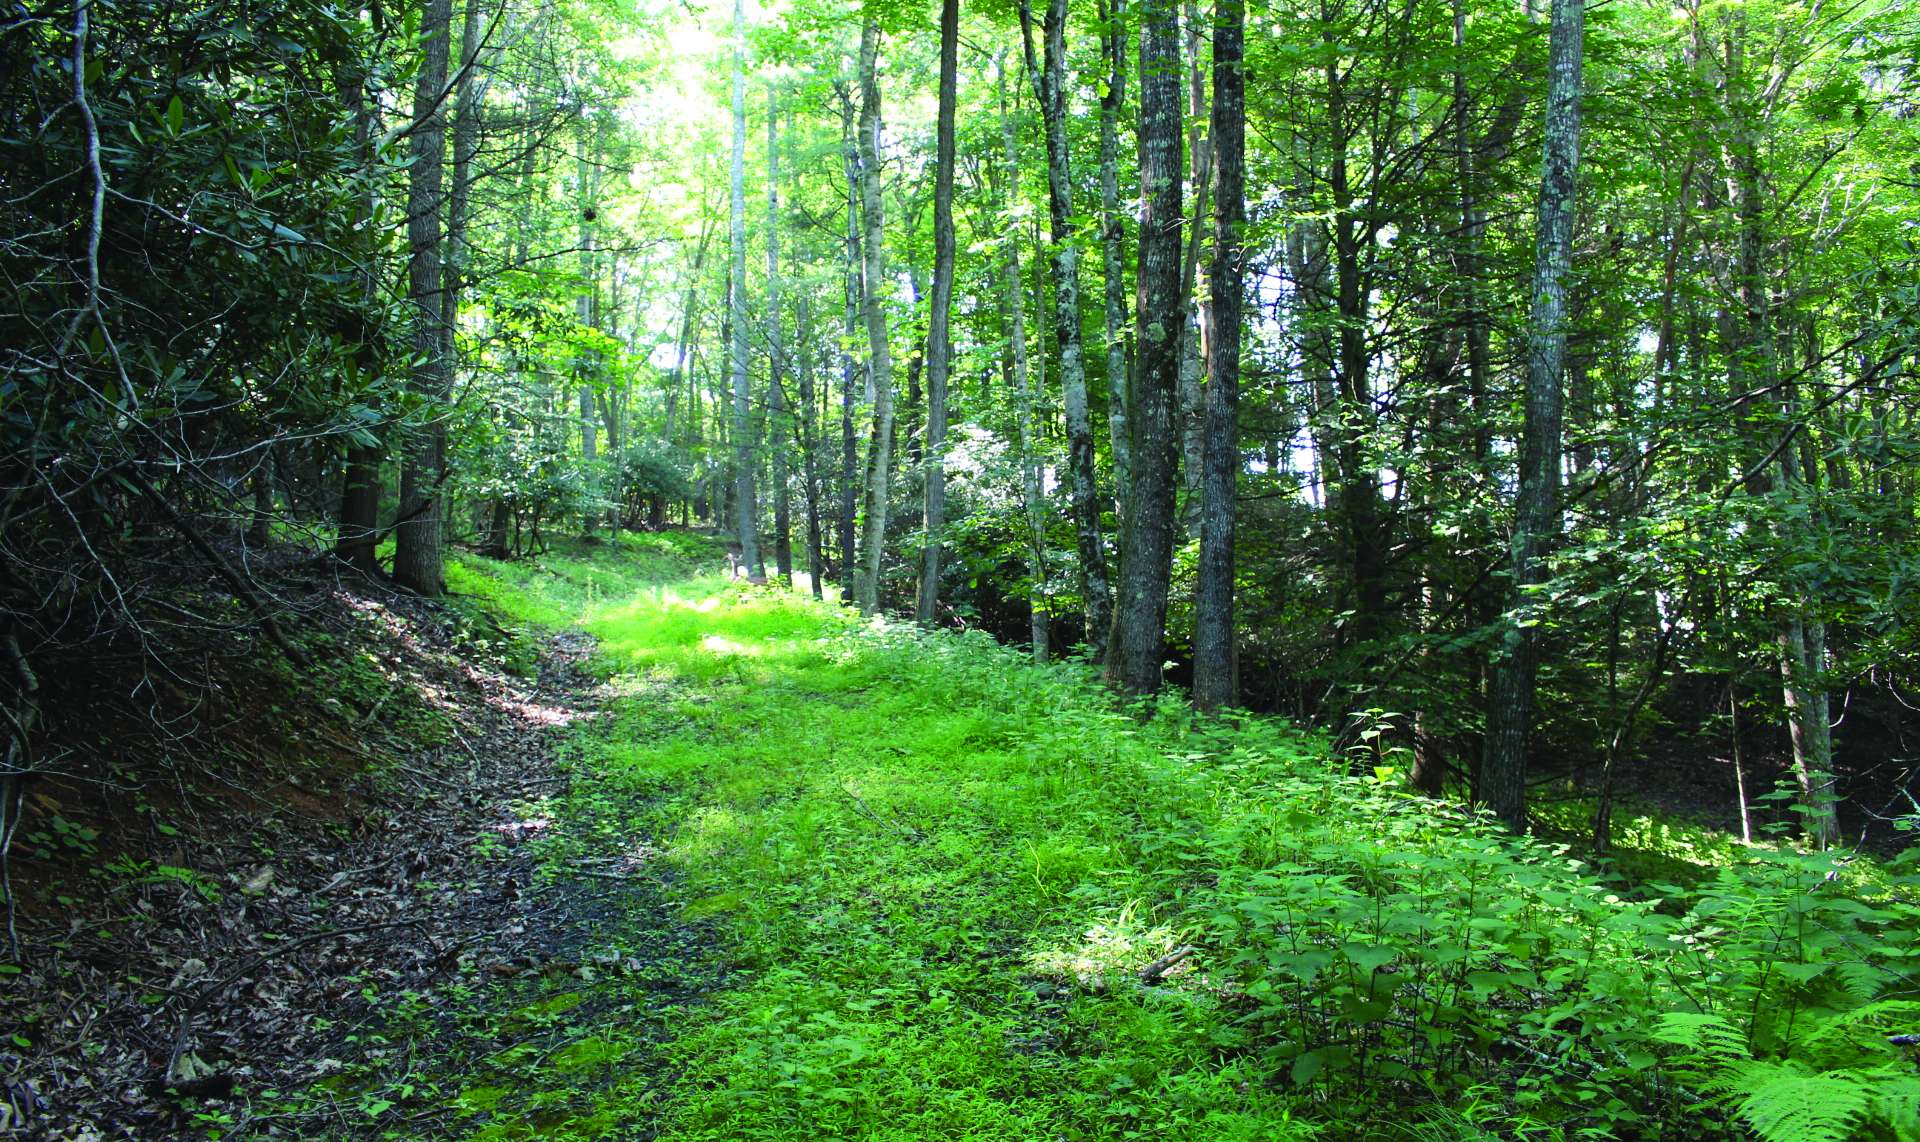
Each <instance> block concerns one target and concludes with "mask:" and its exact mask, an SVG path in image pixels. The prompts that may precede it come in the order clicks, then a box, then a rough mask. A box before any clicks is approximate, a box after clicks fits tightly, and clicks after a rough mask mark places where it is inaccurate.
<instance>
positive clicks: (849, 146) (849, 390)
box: [839, 97, 865, 602]
mask: <svg viewBox="0 0 1920 1142" xmlns="http://www.w3.org/2000/svg"><path fill="white" fill-rule="evenodd" d="M840 128H841V134H842V149H843V151H844V155H843V157H844V159H845V162H846V168H847V279H846V299H845V300H846V304H845V313H844V321H843V324H842V328H841V335H840V520H839V524H840V536H839V538H840V600H841V602H853V601H854V596H855V594H856V593H857V592H856V591H855V590H854V589H853V587H854V581H855V579H856V578H857V577H858V567H859V556H858V554H857V553H856V551H855V549H854V514H855V512H856V510H857V509H856V501H857V498H858V486H859V471H860V469H859V461H860V458H859V444H858V441H857V440H856V438H855V436H854V430H853V412H854V402H855V401H856V399H857V398H856V397H855V395H854V394H855V392H856V391H857V384H858V381H859V378H860V377H862V376H864V375H865V374H864V373H863V370H862V368H861V365H860V361H859V359H858V358H857V357H856V356H855V355H854V352H853V343H854V338H855V336H856V335H857V334H858V333H859V329H860V295H861V292H862V283H861V280H860V263H861V260H862V259H861V256H860V173H859V166H860V163H859V159H858V158H857V157H856V147H855V144H854V141H853V102H852V99H851V97H849V98H848V100H847V101H846V102H845V103H844V104H843V107H842V111H841V122H840Z"/></svg>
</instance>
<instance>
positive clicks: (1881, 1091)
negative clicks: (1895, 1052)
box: [1866, 1070, 1920, 1142]
mask: <svg viewBox="0 0 1920 1142" xmlns="http://www.w3.org/2000/svg"><path fill="white" fill-rule="evenodd" d="M1866 1079H1867V1081H1868V1082H1869V1083H1870V1084H1872V1085H1871V1087H1870V1088H1869V1089H1870V1092H1871V1096H1872V1099H1873V1116H1874V1117H1875V1118H1877V1119H1879V1120H1880V1121H1882V1122H1885V1123H1886V1124H1887V1125H1888V1126H1889V1127H1891V1128H1892V1129H1893V1136H1894V1137H1895V1138H1897V1139H1899V1140H1900V1142H1920V1076H1917V1075H1910V1074H1902V1073H1901V1072H1899V1071H1894V1070H1884V1071H1872V1072H1869V1073H1868V1074H1867V1075H1866Z"/></svg>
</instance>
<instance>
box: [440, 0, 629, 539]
mask: <svg viewBox="0 0 1920 1142" xmlns="http://www.w3.org/2000/svg"><path fill="white" fill-rule="evenodd" d="M469 2H471V0H469ZM588 130H589V125H588V124H584V123H583V124H582V125H581V138H580V139H579V147H580V157H579V178H578V180H577V185H578V186H579V189H580V203H579V207H578V210H579V212H580V292H579V293H577V294H575V295H574V299H573V317H574V320H575V321H576V322H578V323H579V324H581V325H583V326H585V327H587V328H588V329H596V330H597V329H599V328H600V305H599V293H600V260H599V258H597V257H596V256H595V252H596V247H597V245H598V244H599V227H598V225H596V222H597V220H598V219H599V217H600V213H599V210H598V209H597V208H596V201H595V200H596V199H597V198H598V197H599V183H600V133H599V131H597V130H594V131H593V132H592V135H591V136H590V137H589V135H588V134H587V132H588ZM573 367H574V371H575V373H576V376H575V379H576V380H577V381H579V382H580V385H579V389H578V391H577V392H576V394H575V396H576V398H577V399H578V400H579V402H580V413H579V420H580V457H581V459H583V460H585V461H586V462H587V463H588V464H589V465H591V464H593V463H594V461H595V460H597V459H599V456H600V422H599V419H598V418H597V417H596V416H595V415H594V407H593V389H594V382H595V381H596V380H598V379H599V374H600V372H601V369H600V361H599V359H598V354H597V353H594V352H586V353H582V354H580V356H579V358H578V359H576V360H575V361H574V365H573ZM585 523H586V530H587V533H588V534H592V532H593V523H594V517H593V514H592V513H591V512H589V513H587V515H586V517H585Z"/></svg>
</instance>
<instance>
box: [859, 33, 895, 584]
mask: <svg viewBox="0 0 1920 1142" xmlns="http://www.w3.org/2000/svg"><path fill="white" fill-rule="evenodd" d="M859 157H860V162H859V167H858V171H859V182H860V207H861V216H862V218H863V220H864V221H865V223H866V241H865V243H864V246H865V249H864V251H863V254H864V257H865V260H864V263H863V272H862V277H863V278H864V279H865V282H866V291H865V292H866V318H867V352H868V358H867V359H868V368H869V370H870V371H871V374H872V380H873V448H872V452H871V454H870V455H869V456H868V457H867V518H866V521H865V527H864V528H863V529H862V531H861V536H860V544H861V551H860V563H861V566H860V578H859V580H858V587H857V590H858V601H859V604H860V610H861V612H862V613H863V614H869V615H871V614H878V613H879V611H880V569H881V563H882V561H883V559H884V557H885V554H886V545H887V509H888V506H889V499H890V497H891V494H892V484H893V354H892V352H891V350H890V349H889V347H888V344H887V309H886V281H887V259H886V248H885V244H884V236H885V232H886V229H885V223H886V215H885V210H884V206H883V204H882V196H881V193H880V191H881V187H880V29H879V26H878V25H877V24H875V23H874V21H873V20H872V19H871V18H869V19H867V20H866V21H865V22H864V23H863V25H862V26H861V30H860V137H859Z"/></svg>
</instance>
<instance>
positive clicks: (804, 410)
mask: <svg viewBox="0 0 1920 1142" xmlns="http://www.w3.org/2000/svg"><path fill="white" fill-rule="evenodd" d="M788 137H789V138H791V137H792V131H791V123H789V131H788ZM795 305H796V310H797V312H796V317H795V325H796V328H795V330H794V332H795V335H796V338H795V339H796V340H797V342H798V343H799V346H800V358H799V360H798V361H797V362H796V367H797V370H798V372H799V374H800V472H801V481H802V483H803V484H804V485H805V486H804V488H803V494H804V500H805V511H806V514H807V580H808V582H807V587H808V590H810V591H811V592H812V593H813V597H814V598H816V599H823V598H825V597H826V595H825V594H824V591H825V587H824V586H823V580H825V579H826V577H827V567H826V562H827V556H826V550H825V545H824V543H823V542H822V536H821V530H820V418H819V411H820V410H819V408H818V407H817V404H816V400H815V396H814V387H813V381H814V377H813V368H814V359H813V299H812V297H811V291H808V290H801V291H800V296H799V298H798V300H797V301H796V303H795Z"/></svg>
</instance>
